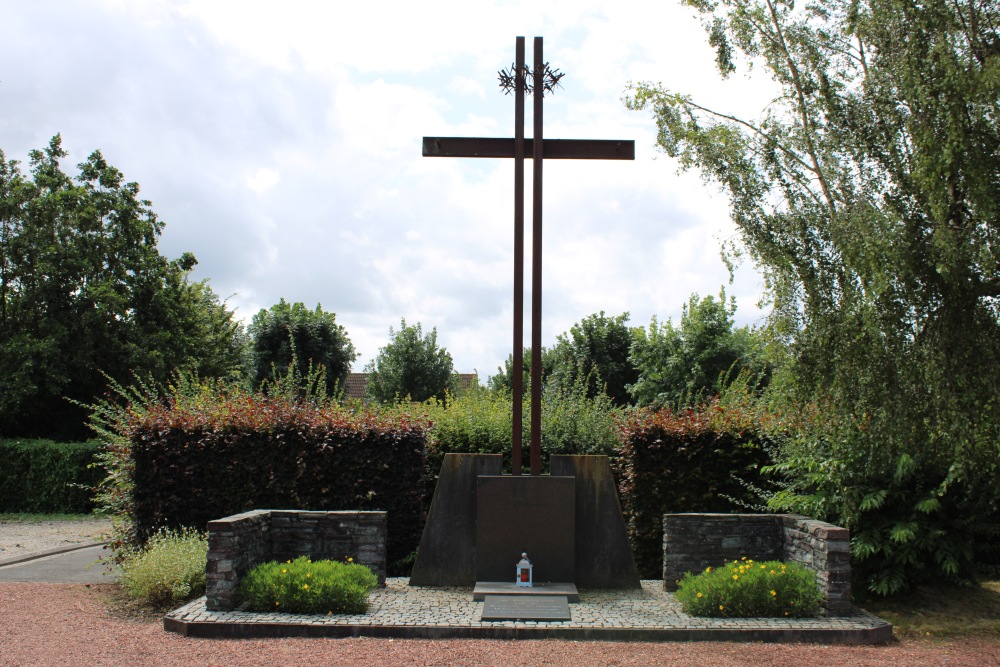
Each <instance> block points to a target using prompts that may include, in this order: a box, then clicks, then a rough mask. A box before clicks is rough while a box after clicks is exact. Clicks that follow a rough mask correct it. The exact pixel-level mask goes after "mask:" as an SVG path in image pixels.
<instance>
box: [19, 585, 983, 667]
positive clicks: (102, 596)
mask: <svg viewBox="0 0 1000 667" xmlns="http://www.w3.org/2000/svg"><path fill="white" fill-rule="evenodd" d="M112 591H113V586H112V585H109V584H101V585H94V586H89V587H86V586H81V585H72V584H15V583H0V665H4V666H8V665H10V666H14V665H17V666H22V665H24V666H27V665H73V666H74V667H76V666H78V665H95V666H97V665H137V666H142V665H235V666H242V665H246V666H264V665H266V666H268V667H270V666H272V665H351V666H352V667H364V666H367V665H455V666H464V665H493V666H496V667H500V666H507V665H511V666H513V665H567V666H572V667H589V666H591V665H601V666H604V665H615V666H620V667H625V666H630V665H714V666H716V667H733V666H737V665H739V666H746V665H754V666H759V667H772V666H773V667H777V666H788V667H792V666H795V667H801V666H804V665H807V666H808V667H821V666H824V665H831V666H832V665H845V666H848V667H851V666H855V667H857V666H860V665H866V666H881V665H900V666H903V665H905V666H906V667H912V666H913V665H934V666H941V665H946V666H947V667H991V666H1000V642H998V641H996V640H994V639H982V638H977V639H962V640H953V641H948V642H930V641H915V640H904V641H898V642H893V643H891V644H888V645H885V646H855V647H845V646H824V645H815V644H737V643H716V642H702V643H685V644H682V643H664V644H648V643H627V644H626V643H611V642H565V641H493V640H446V641H431V640H416V639H406V640H390V639H254V640H235V639H224V640H223V639H190V638H186V637H181V636H179V635H175V634H172V633H168V632H164V630H163V626H162V623H161V621H160V620H159V619H151V620H127V619H122V618H120V616H119V615H118V614H116V613H115V612H113V611H112V610H111V609H110V608H109V600H110V596H111V593H112Z"/></svg>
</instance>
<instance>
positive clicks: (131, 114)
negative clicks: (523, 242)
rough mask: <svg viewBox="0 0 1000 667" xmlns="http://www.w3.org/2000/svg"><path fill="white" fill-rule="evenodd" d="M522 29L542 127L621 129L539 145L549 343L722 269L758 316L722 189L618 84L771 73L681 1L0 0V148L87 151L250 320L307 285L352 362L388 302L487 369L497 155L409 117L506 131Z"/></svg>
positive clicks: (491, 342)
mask: <svg viewBox="0 0 1000 667" xmlns="http://www.w3.org/2000/svg"><path fill="white" fill-rule="evenodd" d="M518 35H523V36H525V37H526V38H527V40H526V41H527V52H528V56H527V57H528V61H529V62H531V58H532V55H531V49H532V38H533V37H534V36H536V35H537V36H543V37H544V38H545V59H546V60H547V61H549V62H550V63H551V65H552V67H554V68H558V69H560V70H561V71H562V72H564V73H565V78H564V79H563V80H562V88H560V89H559V90H558V91H557V92H556V94H555V95H553V96H551V97H550V96H546V98H545V136H546V137H548V138H553V139H555V138H562V139H571V138H573V139H634V140H635V143H636V160H635V161H634V162H619V161H607V162H604V161H564V160H560V161H547V162H546V163H545V178H544V186H545V200H544V205H545V215H544V221H545V242H544V243H545V244H544V253H543V259H544V298H543V307H544V317H543V322H544V336H543V338H544V344H545V345H551V344H552V343H553V342H554V341H555V338H556V336H557V335H558V334H560V333H562V332H564V331H566V330H568V329H569V327H570V326H571V325H572V324H573V323H575V322H578V321H579V320H580V319H582V318H583V317H586V316H588V315H590V314H592V313H596V312H598V311H601V310H604V311H605V312H606V313H607V314H608V315H617V314H620V313H622V312H626V311H627V312H629V313H630V314H631V318H630V321H631V323H632V324H634V325H647V324H648V323H649V321H650V318H651V317H652V316H653V315H656V316H658V318H659V319H660V320H661V321H664V320H666V319H667V318H672V319H673V320H674V322H675V323H676V322H678V320H679V317H680V311H681V305H682V304H683V303H684V302H685V301H686V300H687V298H688V296H689V295H690V294H691V293H692V292H698V293H700V294H701V295H703V296H704V295H707V294H717V293H718V291H719V289H720V287H722V286H724V285H725V286H726V290H727V293H729V294H732V295H735V296H736V298H737V301H738V304H739V310H738V312H737V321H738V323H739V324H753V323H755V322H758V321H759V320H760V318H761V316H762V313H761V312H760V311H759V310H758V308H757V301H758V298H759V294H760V291H761V279H760V277H759V276H758V274H757V273H756V272H755V271H754V269H753V267H752V266H744V267H743V268H742V269H740V270H739V271H738V272H737V275H736V280H735V282H734V284H732V285H729V284H728V282H729V274H728V271H727V269H726V267H725V265H724V264H723V262H722V260H721V259H720V256H719V249H720V245H721V243H722V241H723V240H725V239H728V238H730V237H732V236H733V235H734V233H735V230H734V228H733V226H732V224H731V223H730V221H729V216H728V206H727V201H726V199H725V197H723V196H722V195H721V194H720V192H719V191H718V190H717V189H716V188H715V187H714V186H709V185H705V184H703V183H702V181H701V180H700V177H699V176H698V175H697V174H696V173H688V174H683V175H678V174H677V173H676V164H675V163H674V161H672V160H671V159H670V158H668V157H667V156H665V155H663V154H661V153H658V152H657V150H656V149H655V138H656V128H655V125H654V122H653V120H652V118H651V117H650V115H649V114H647V113H642V112H631V111H628V110H627V109H625V107H624V105H623V104H622V101H621V98H622V94H623V91H624V89H625V87H626V85H627V84H628V82H629V81H644V80H649V81H654V82H662V83H663V84H664V85H666V86H667V87H670V88H671V89H674V90H677V91H680V92H687V93H690V94H692V95H693V96H694V97H695V98H697V99H698V100H699V101H703V102H704V103H706V104H708V105H710V106H714V107H716V108H719V109H721V110H725V111H729V112H736V113H739V114H742V115H744V116H749V117H757V116H759V115H760V113H761V111H762V110H763V108H764V106H765V104H766V102H767V91H768V85H767V83H766V82H761V81H759V80H757V81H751V80H749V79H747V78H745V77H744V76H743V75H742V73H737V75H735V76H734V77H732V78H731V79H730V80H728V81H725V82H723V81H721V80H720V78H719V76H718V75H717V73H716V71H715V69H714V62H713V57H714V54H713V53H712V51H711V50H710V48H709V47H708V46H707V42H706V38H705V33H704V31H703V30H702V28H701V25H700V23H699V20H698V19H697V18H695V16H694V12H693V10H691V9H688V8H685V7H682V6H681V5H680V3H679V2H677V1H676V0H659V1H658V2H650V1H648V0H644V1H631V0H615V1H611V0H598V1H595V2H590V1H586V0H571V1H567V2H546V1H544V0H534V1H532V0H528V1H526V2H499V1H480V0H476V1H468V0H466V1H465V2H436V1H433V0H432V1H431V2H422V3H419V2H395V1H394V2H378V1H371V2H367V3H363V2H352V3H345V2H334V1H327V2H294V1H290V0H286V1H285V2H274V1H273V0H272V1H270V2H256V1H250V0H238V1H223V0H220V1H215V0H194V1H191V2H171V1H152V0H141V1H140V0H118V1H106V2H100V1H97V0H93V1H87V2H83V1H79V2H74V1H69V0H63V1H59V2H55V1H50V0H31V1H28V0H0V148H2V149H3V151H4V152H5V154H6V157H7V159H18V160H21V161H22V162H26V161H27V154H28V151H29V150H30V149H32V148H43V147H44V146H45V145H46V144H47V143H48V141H49V139H50V138H51V137H52V136H53V135H55V134H56V133H61V134H62V137H63V146H64V148H66V149H67V150H68V151H69V153H70V155H69V157H68V158H67V159H66V160H65V161H64V163H63V168H64V170H65V171H67V172H68V173H70V174H73V175H75V174H76V172H77V170H76V166H75V165H76V164H78V163H79V162H82V161H83V160H84V159H85V158H86V157H87V155H88V154H89V153H90V152H91V151H93V150H95V149H100V150H101V151H102V152H103V154H104V156H105V158H107V160H108V161H109V162H110V163H111V164H113V165H114V166H116V167H117V168H119V169H120V170H121V171H122V172H123V173H124V175H125V178H126V180H129V181H135V182H138V183H139V185H140V186H141V195H142V196H143V197H144V198H147V199H149V200H151V201H152V203H153V209H154V210H155V211H156V213H157V214H158V215H159V216H160V218H161V219H162V220H163V222H164V223H165V225H166V228H165V231H164V233H163V236H162V237H161V240H160V244H159V248H160V252H161V253H162V254H164V255H165V256H167V257H169V258H171V259H172V258H176V257H178V256H179V255H180V254H181V253H182V252H185V251H190V252H193V253H194V254H195V256H196V257H197V258H198V261H199V264H198V266H197V268H196V269H195V271H194V273H193V276H194V278H196V279H203V278H208V279H209V280H210V283H211V285H212V287H213V289H214V290H215V291H216V292H217V293H219V294H220V295H221V296H222V297H224V298H228V303H229V305H230V306H231V307H233V308H236V310H237V314H238V316H239V317H241V318H242V319H244V320H247V321H249V319H250V318H251V317H252V316H253V314H254V313H256V312H257V311H258V310H259V309H261V308H267V307H270V306H271V305H273V304H274V303H276V302H277V301H278V300H279V298H282V297H284V298H285V299H286V300H287V301H291V302H295V301H301V302H304V303H305V304H306V305H307V306H309V307H310V308H313V307H315V306H316V304H322V307H323V309H324V310H326V311H332V312H334V313H336V315H337V320H338V322H340V323H341V324H342V325H344V326H345V327H346V329H347V332H348V335H349V336H350V338H351V340H352V341H353V343H354V345H355V347H356V348H357V350H358V352H359V353H360V356H359V358H358V360H357V361H356V362H355V365H354V370H357V371H360V370H362V368H363V366H364V365H365V363H367V362H368V361H369V360H371V359H372V358H373V357H374V356H375V355H376V354H377V352H378V349H379V348H380V347H382V346H384V345H385V344H386V343H387V342H388V330H389V327H390V326H393V327H395V328H397V329H398V327H399V322H400V319H401V318H405V319H406V321H407V323H410V324H412V323H416V322H421V323H422V324H423V326H424V328H425V329H426V330H429V329H430V328H431V327H435V326H436V327H437V329H438V341H439V343H440V344H442V345H443V346H445V347H446V348H447V349H448V350H449V351H450V352H451V354H452V356H453V357H454V360H455V367H456V370H458V371H460V372H472V371H474V370H476V371H478V372H479V374H480V376H481V378H482V379H484V380H485V379H486V377H487V376H489V375H492V374H494V373H495V372H496V369H497V366H498V365H500V364H501V363H502V361H503V360H504V359H505V358H506V357H507V355H508V354H509V353H510V351H511V349H512V340H511V328H512V309H513V296H512V289H513V278H512V274H513V162H512V161H511V160H471V159H444V158H422V157H421V138H422V137H423V136H495V137H509V136H512V135H513V115H514V109H513V106H514V105H513V98H512V97H510V96H505V95H504V94H503V92H502V91H501V90H500V88H499V86H498V83H497V70H500V69H503V68H504V67H509V66H510V64H511V62H512V61H513V59H514V42H515V37H516V36H518ZM530 108H531V106H530V101H529V104H528V119H527V130H526V133H527V135H528V136H529V137H530V135H531V113H530ZM526 173H527V174H528V176H527V182H528V190H529V201H528V209H527V211H528V213H527V221H528V228H529V230H530V174H531V163H530V162H527V163H526ZM529 248H530V242H529ZM528 266H529V267H530V256H529V258H528ZM525 284H526V285H528V286H529V290H530V275H526V278H525ZM525 306H526V311H527V313H529V314H530V304H529V303H528V299H527V298H526V304H525ZM528 341H530V320H529V319H528V316H526V319H525V342H528Z"/></svg>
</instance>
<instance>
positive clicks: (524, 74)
mask: <svg viewBox="0 0 1000 667" xmlns="http://www.w3.org/2000/svg"><path fill="white" fill-rule="evenodd" d="M497 74H498V75H499V77H500V87H501V88H503V92H504V94H505V95H510V93H511V91H514V90H517V82H518V79H520V81H521V85H523V86H524V92H526V93H528V94H529V95H530V94H532V93H534V92H535V73H534V72H533V71H532V70H531V69H530V68H529V67H528V66H527V65H525V66H524V67H522V68H521V71H520V72H518V71H517V65H516V64H515V65H511V66H510V69H502V70H500V71H499V72H497ZM564 76H566V74H565V73H564V72H560V71H559V70H557V69H552V68H551V67H549V64H548V63H544V64H543V65H542V91H541V92H542V95H543V96H544V95H545V93H554V92H555V90H556V87H557V86H559V80H560V79H561V78H563V77H564Z"/></svg>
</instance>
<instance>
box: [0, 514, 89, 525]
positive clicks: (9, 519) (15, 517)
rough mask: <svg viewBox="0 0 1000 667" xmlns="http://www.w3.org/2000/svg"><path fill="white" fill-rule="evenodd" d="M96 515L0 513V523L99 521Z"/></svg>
mask: <svg viewBox="0 0 1000 667" xmlns="http://www.w3.org/2000/svg"><path fill="white" fill-rule="evenodd" d="M104 518H105V517H103V516H98V515H97V514H61V513H55V514H45V513H43V514H38V513H34V512H0V523H41V522H43V521H80V522H83V521H99V520H101V519H104Z"/></svg>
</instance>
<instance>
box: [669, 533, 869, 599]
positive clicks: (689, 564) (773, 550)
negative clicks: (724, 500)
mask: <svg viewBox="0 0 1000 667" xmlns="http://www.w3.org/2000/svg"><path fill="white" fill-rule="evenodd" d="M744 556H745V557H747V558H752V559H753V560H757V561H764V560H781V561H788V562H791V561H794V562H797V563H800V564H801V565H803V566H805V567H807V568H809V569H810V570H812V571H813V572H815V573H816V581H817V583H818V584H819V586H820V590H821V591H822V592H823V609H824V611H825V613H826V614H827V615H828V616H847V615H850V614H851V613H852V610H851V552H850V531H848V530H847V529H846V528H840V527H838V526H834V525H832V524H829V523H824V522H823V521H816V520H814V519H809V518H807V517H804V516H798V515H794V514H665V515H664V516H663V586H664V588H665V589H667V590H676V588H677V583H678V582H679V581H680V579H681V578H682V577H683V576H684V573H686V572H694V573H698V572H702V571H704V570H705V568H707V567H720V566H722V565H724V564H725V563H726V561H733V560H739V559H740V558H743V557H744Z"/></svg>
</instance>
